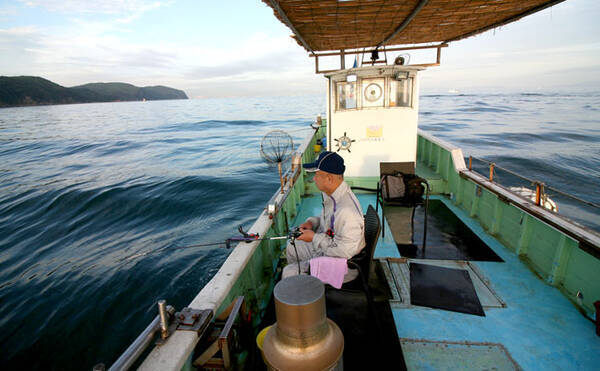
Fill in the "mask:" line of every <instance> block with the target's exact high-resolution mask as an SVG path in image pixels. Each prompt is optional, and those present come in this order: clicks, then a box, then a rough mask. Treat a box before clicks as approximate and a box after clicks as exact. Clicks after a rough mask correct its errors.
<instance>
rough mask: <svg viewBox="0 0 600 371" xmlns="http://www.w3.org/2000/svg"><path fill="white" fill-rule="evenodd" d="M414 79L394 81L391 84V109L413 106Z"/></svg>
mask: <svg viewBox="0 0 600 371" xmlns="http://www.w3.org/2000/svg"><path fill="white" fill-rule="evenodd" d="M412 90H413V78H412V77H409V78H407V79H402V80H392V81H391V83H390V107H411V106H412Z"/></svg>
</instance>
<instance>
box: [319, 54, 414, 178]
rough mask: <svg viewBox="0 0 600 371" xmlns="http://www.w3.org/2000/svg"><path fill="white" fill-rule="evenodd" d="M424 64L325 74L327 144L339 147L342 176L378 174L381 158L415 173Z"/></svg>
mask: <svg viewBox="0 0 600 371" xmlns="http://www.w3.org/2000/svg"><path fill="white" fill-rule="evenodd" d="M423 69H424V68H423V67H411V66H403V65H389V66H367V67H360V68H352V69H347V70H340V71H335V72H331V73H328V74H326V75H325V76H326V78H327V85H328V89H327V123H328V128H327V149H328V150H329V151H334V152H338V153H339V154H340V155H341V156H342V157H343V158H344V162H345V164H346V173H345V175H346V176H350V177H352V176H363V177H364V176H379V163H381V162H395V163H405V164H406V165H407V166H408V168H410V169H411V170H412V171H411V172H414V168H415V162H416V156H417V121H418V112H419V80H418V72H419V71H421V70H423Z"/></svg>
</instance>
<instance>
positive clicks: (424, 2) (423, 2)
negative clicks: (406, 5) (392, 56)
mask: <svg viewBox="0 0 600 371" xmlns="http://www.w3.org/2000/svg"><path fill="white" fill-rule="evenodd" d="M428 2H429V0H421V1H420V2H419V3H418V4H417V6H416V7H415V8H414V9H413V10H412V12H410V14H409V15H408V17H406V18H404V20H403V21H402V23H400V25H399V26H398V27H397V28H396V29H395V30H394V32H392V33H391V34H390V35H388V37H386V38H385V39H383V41H382V42H380V43H379V44H377V46H376V47H375V49H378V48H380V47H381V46H382V45H383V44H385V43H386V42H388V41H390V40H391V39H393V38H394V36H396V35H398V34H399V33H400V32H402V30H404V29H405V28H406V26H408V24H409V23H410V22H411V21H412V20H413V18H415V17H416V16H417V14H418V13H419V12H420V11H421V9H422V8H423V7H424V6H425V5H427V3H428Z"/></svg>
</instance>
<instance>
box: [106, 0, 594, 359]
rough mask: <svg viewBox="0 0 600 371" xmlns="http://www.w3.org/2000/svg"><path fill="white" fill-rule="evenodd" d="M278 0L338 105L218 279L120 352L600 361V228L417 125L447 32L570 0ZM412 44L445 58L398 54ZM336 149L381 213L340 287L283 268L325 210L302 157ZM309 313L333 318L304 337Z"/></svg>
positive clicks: (362, 197)
mask: <svg viewBox="0 0 600 371" xmlns="http://www.w3.org/2000/svg"><path fill="white" fill-rule="evenodd" d="M264 2H265V3H266V4H267V5H268V6H269V7H271V8H272V9H273V11H274V14H275V16H276V17H277V18H278V19H279V20H280V21H281V22H283V23H284V24H285V25H286V26H287V27H289V29H290V30H291V31H292V33H293V37H294V38H295V40H296V41H297V42H298V44H299V45H300V46H301V47H303V48H304V49H306V51H307V52H308V53H309V57H310V58H314V61H315V71H316V73H322V74H323V75H324V77H325V79H326V82H327V89H326V97H327V112H326V117H324V118H321V117H318V118H317V119H316V120H315V124H314V125H313V129H314V130H312V131H311V135H309V136H307V138H306V140H305V141H304V142H303V143H302V144H301V145H300V146H299V147H298V148H295V149H294V153H293V154H290V158H291V160H290V167H289V169H288V170H287V171H284V172H283V173H282V174H281V175H280V176H281V188H280V189H277V190H274V192H275V193H274V195H273V197H272V198H271V199H270V200H269V202H268V203H267V204H266V205H264V210H263V211H262V212H261V213H260V215H258V217H257V219H256V220H255V222H254V224H253V225H252V226H251V227H249V228H248V229H247V231H246V230H244V229H240V233H241V234H240V238H239V239H234V241H233V242H234V243H233V244H232V246H231V248H232V252H231V254H230V255H229V257H228V258H227V260H226V261H225V262H224V264H223V265H222V267H221V268H220V269H219V271H218V272H217V273H216V274H215V276H214V277H213V278H212V279H211V280H210V282H209V283H208V284H206V286H204V287H203V288H201V290H200V291H199V292H198V294H197V296H196V297H195V298H193V299H192V300H191V302H190V303H189V305H188V306H187V307H186V308H177V309H175V308H171V307H169V306H168V305H167V303H165V302H164V301H161V302H159V303H158V308H159V314H158V315H157V317H156V319H155V320H154V321H153V322H152V323H151V324H150V325H149V326H148V328H147V329H146V330H145V331H144V332H143V333H142V334H141V335H140V337H138V339H137V340H136V341H135V343H134V344H132V345H131V346H130V347H129V349H127V351H126V352H125V353H124V354H123V355H122V356H121V357H120V358H119V359H118V360H117V362H116V363H115V364H113V366H112V368H111V369H127V368H130V367H139V368H140V369H143V370H180V369H194V368H197V369H202V368H216V369H242V368H246V369H263V368H265V367H268V368H270V369H300V368H302V369H341V368H342V367H343V368H346V369H366V368H368V369H457V368H458V369H502V370H505V369H506V370H507V369H511V370H512V369H527V370H533V369H597V368H598V365H599V364H600V351H599V350H600V336H599V335H600V324H599V323H600V322H599V319H598V307H599V306H600V302H599V300H600V280H599V279H598V278H599V272H600V235H599V234H598V233H596V232H594V231H592V230H590V229H588V228H586V227H583V226H581V225H579V224H577V223H574V222H572V221H570V220H569V219H567V218H565V217H563V216H561V215H560V214H557V213H556V212H553V211H552V210H549V209H547V208H545V207H544V205H543V204H541V203H540V200H543V194H541V191H542V190H541V187H538V189H537V191H536V192H537V196H536V197H533V199H531V198H530V197H529V196H527V197H522V196H521V195H518V194H516V193H514V192H512V191H511V190H510V189H508V188H506V187H503V186H502V185H500V184H498V183H497V182H495V181H494V179H493V176H492V173H491V172H490V176H486V175H482V174H479V173H477V172H475V171H473V169H472V168H471V165H470V164H469V165H467V163H466V162H465V157H464V156H463V153H462V151H461V149H460V148H457V147H455V146H453V145H452V144H450V143H447V142H445V141H443V140H440V139H438V138H436V137H434V136H433V135H431V134H429V133H427V132H424V131H421V130H420V129H419V128H418V110H419V76H420V74H422V73H426V72H425V71H426V69H427V68H429V67H433V66H438V65H439V64H440V61H441V53H442V50H443V49H444V48H446V47H448V46H449V44H450V43H452V42H455V41H458V40H461V39H464V38H467V37H471V36H474V35H477V34H480V33H482V32H485V31H487V30H491V29H495V28H497V27H500V26H503V25H506V24H508V23H511V22H514V21H517V20H519V19H521V18H522V17H525V16H528V15H530V14H533V13H536V12H539V11H541V10H543V9H546V8H548V7H550V6H552V5H555V4H557V3H560V2H561V0H559V1H557V0H550V1H549V0H526V1H523V0H504V1H493V2H490V1H446V0H430V1H428V0H408V1H383V0H382V1H358V0H356V1H341V0H340V1H335V0H326V1H311V2H305V1H295V0H264ZM411 49H413V50H414V49H416V50H423V49H431V50H433V51H435V55H436V58H435V60H434V61H432V62H431V63H427V64H418V65H417V64H406V63H405V62H406V60H405V58H395V59H393V60H392V59H390V60H388V58H387V54H388V53H393V52H406V51H407V50H411ZM347 57H348V58H350V59H354V60H355V61H358V60H359V59H361V60H362V63H355V64H353V65H352V67H350V66H348V67H350V68H347V66H346V59H347ZM322 58H339V68H335V69H331V70H322V69H321V66H322V64H321V65H320V64H319V62H320V60H321V59H322ZM322 147H323V148H322ZM323 150H328V151H333V152H335V153H338V154H339V155H341V156H342V157H343V159H344V161H345V164H346V172H345V175H344V177H345V182H346V183H347V184H348V185H349V186H351V187H352V188H353V190H354V193H355V194H356V196H357V198H358V200H359V202H360V206H361V208H362V211H363V212H364V213H365V214H366V216H365V220H366V224H365V225H366V227H365V228H366V240H367V246H366V247H365V250H364V252H362V253H361V254H362V256H361V259H362V260H361V263H360V264H363V269H359V270H358V273H359V274H358V277H357V278H356V279H355V280H354V281H353V282H350V285H348V286H346V284H345V285H344V286H342V288H341V289H336V288H334V287H331V286H330V285H323V284H321V283H319V284H315V282H314V280H312V278H310V276H296V277H297V278H294V279H293V280H294V281H293V282H292V281H288V280H289V279H285V280H280V279H281V268H282V266H284V265H285V264H286V262H285V254H284V253H283V251H284V249H285V247H286V244H287V241H288V240H292V241H293V239H294V238H295V236H294V233H293V232H292V233H290V232H289V231H290V230H293V226H297V225H299V224H300V223H302V222H303V221H304V220H306V218H307V217H309V216H312V215H318V213H319V212H320V207H321V202H322V198H321V197H322V196H321V192H320V191H319V190H318V189H317V187H316V186H315V183H314V181H312V178H311V175H310V174H309V173H307V172H306V171H305V170H304V169H303V168H302V166H301V164H302V163H308V162H312V161H314V160H315V159H316V158H317V156H318V155H319V152H320V151H323ZM286 161H287V160H286ZM284 170H285V167H284ZM407 175H410V176H412V177H413V179H418V180H419V183H420V184H421V185H422V186H423V188H422V189H421V190H422V191H424V192H423V195H422V196H419V199H418V200H416V201H414V202H405V203H402V202H401V203H396V202H392V200H390V199H386V197H384V194H383V193H384V192H382V189H383V188H384V187H383V180H385V179H386V178H385V177H386V176H391V177H396V178H398V179H406V176H407ZM534 194H535V193H534ZM353 259H354V258H353ZM350 260H352V259H350ZM365 267H366V269H365ZM359 268H360V266H359ZM319 282H320V281H319ZM305 288H306V290H304V289H305ZM308 288H310V290H313V288H314V290H313V291H310V292H308V291H307V290H308ZM307 292H308V293H307ZM296 298H299V299H297V300H296ZM295 300H296V301H295ZM323 303H324V304H323ZM315 306H317V307H318V308H317V309H315V308H316V307H315ZM305 307H306V308H305ZM319 308H320V309H319ZM323 308H326V309H323ZM323 310H325V311H326V312H323ZM290 311H291V312H290ZM290 313H292V314H290ZM315 313H316V314H315ZM325 315H326V316H327V318H329V320H328V321H325V319H324V316H325ZM292 317H294V318H296V323H295V324H296V325H299V326H300V325H302V321H308V322H310V321H313V323H312V325H314V326H317V327H319V326H321V327H319V328H320V329H325V330H323V331H321V330H319V331H321V332H319V331H316V332H314V331H313V332H311V331H312V330H310V331H309V330H307V329H306V328H305V329H304V330H302V329H300V330H298V329H296V330H298V331H297V332H296V333H295V334H297V335H298V334H299V335H298V336H299V337H298V338H297V339H295V340H294V341H291V340H290V339H291V338H292V337H289V336H288V337H287V338H286V336H287V335H286V332H285V331H287V330H285V329H286V328H287V329H288V330H289V328H288V327H286V326H292V327H293V325H294V323H293V322H294V320H290V318H292ZM307 318H309V320H307ZM324 324H326V325H324ZM271 325H273V326H272V327H270V326H271ZM304 325H306V323H304ZM336 329H337V330H336ZM338 330H339V331H338ZM290 331H291V330H290ZM303 334H304V335H303ZM307 334H308V335H307ZM340 334H341V336H342V338H340V337H339V336H340ZM288 335H289V334H288ZM305 335H306V336H305ZM302 336H305V337H302ZM326 338H327V339H329V340H327V341H326ZM286 339H287V340H286ZM286 341H287V343H286ZM325 343H327V344H329V345H327V346H325V345H323V344H325ZM282 344H283V345H282ZM147 347H148V349H146V350H145V348H147ZM261 347H263V349H262V350H261ZM267 347H270V348H268V349H267ZM315 352H317V353H319V352H321V353H319V354H320V356H319V357H322V358H319V360H317V358H315V354H316V353H315ZM140 356H141V357H140ZM138 357H139V358H140V359H139V360H137V361H136V359H137V358H138ZM286 357H287V358H286ZM311 357H312V358H311ZM325 358H327V361H323V359H325ZM281 362H284V363H281ZM285 362H287V363H285ZM319 362H321V363H319ZM323 362H324V363H323ZM323 365H325V366H323Z"/></svg>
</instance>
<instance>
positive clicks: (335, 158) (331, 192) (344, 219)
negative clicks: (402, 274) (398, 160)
mask: <svg viewBox="0 0 600 371" xmlns="http://www.w3.org/2000/svg"><path fill="white" fill-rule="evenodd" d="M303 166H304V168H305V169H306V171H309V172H316V173H315V176H314V181H315V184H316V186H317V188H319V190H320V191H322V192H323V193H322V196H323V211H322V212H321V215H320V216H313V217H310V218H308V219H307V220H306V221H305V222H304V223H302V224H301V225H300V230H301V231H302V235H300V237H298V238H297V241H296V250H297V253H296V250H295V249H294V246H292V245H291V243H289V242H288V245H287V248H286V255H287V261H288V265H287V266H285V268H284V269H283V272H282V278H286V277H289V276H293V275H296V274H298V267H300V272H301V273H302V274H306V273H308V270H309V266H310V263H309V261H310V259H311V258H316V257H319V256H331V257H341V258H345V259H350V258H351V257H353V256H354V255H356V254H358V253H359V252H360V251H361V250H362V249H363V248H364V247H365V234H364V232H365V225H364V219H363V214H362V210H361V208H360V203H359V202H358V199H357V198H356V196H355V195H354V193H352V191H351V190H350V187H349V186H348V184H346V183H345V182H344V170H345V169H346V167H345V166H344V159H343V158H342V157H341V156H340V155H338V154H337V153H335V152H327V151H325V152H323V153H321V155H320V156H319V158H318V159H317V161H315V162H313V163H309V164H304V165H303ZM296 254H297V256H296ZM357 274H358V273H357V272H356V271H355V270H349V271H348V273H347V274H346V275H345V276H344V282H348V281H351V280H353V279H354V278H355V277H356V275H357Z"/></svg>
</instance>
